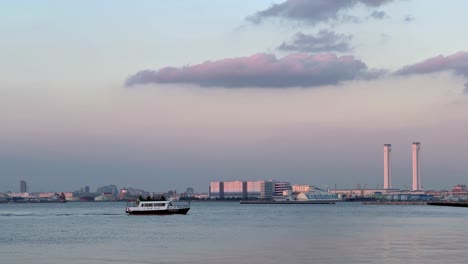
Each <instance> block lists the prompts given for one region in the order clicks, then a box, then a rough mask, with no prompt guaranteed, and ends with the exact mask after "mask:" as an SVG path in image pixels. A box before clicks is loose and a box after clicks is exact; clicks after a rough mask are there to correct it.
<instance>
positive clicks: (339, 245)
mask: <svg viewBox="0 0 468 264" xmlns="http://www.w3.org/2000/svg"><path fill="white" fill-rule="evenodd" d="M124 208H125V204H123V203H67V204H0V226H1V228H2V231H1V236H0V259H2V263H72V264H73V263H208V264H210V263H388V264H390V263H440V262H445V263H464V262H466V259H467V256H468V253H467V251H466V250H467V247H466V245H468V210H467V209H465V208H448V207H447V208H445V207H430V206H389V205H386V206H377V205H375V206H374V205H372V206H371V205H367V206H364V205H360V204H357V203H352V204H336V205H240V204H238V203H216V202H214V203H192V209H191V210H190V212H189V214H188V215H171V216H128V215H125V213H124Z"/></svg>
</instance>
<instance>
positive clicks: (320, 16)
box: [247, 0, 393, 24]
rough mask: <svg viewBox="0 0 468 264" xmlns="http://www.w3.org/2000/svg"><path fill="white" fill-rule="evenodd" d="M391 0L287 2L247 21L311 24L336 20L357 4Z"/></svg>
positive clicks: (273, 6)
mask: <svg viewBox="0 0 468 264" xmlns="http://www.w3.org/2000/svg"><path fill="white" fill-rule="evenodd" d="M392 1H393V0H343V1H341V0H336V1H334V0H287V1H285V2H283V3H280V4H274V5H272V6H271V7H269V8H267V9H265V10H261V11H258V12H257V13H255V14H254V15H252V16H249V17H247V20H249V21H251V22H253V23H256V24H258V23H260V22H262V21H263V20H264V19H266V18H274V17H279V18H284V19H292V20H300V21H305V22H308V23H311V24H316V23H318V22H327V21H329V20H336V19H338V15H339V12H340V11H344V10H348V9H350V8H353V7H355V6H356V5H358V4H362V5H365V6H368V7H379V6H382V5H384V4H386V3H389V2H392Z"/></svg>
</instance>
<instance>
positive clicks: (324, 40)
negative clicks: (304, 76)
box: [278, 30, 352, 52]
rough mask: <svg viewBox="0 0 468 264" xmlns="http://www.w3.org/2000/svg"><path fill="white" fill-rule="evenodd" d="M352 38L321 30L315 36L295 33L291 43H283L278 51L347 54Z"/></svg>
mask: <svg viewBox="0 0 468 264" xmlns="http://www.w3.org/2000/svg"><path fill="white" fill-rule="evenodd" d="M351 38H352V36H350V35H344V34H336V33H335V32H332V31H328V30H321V31H320V32H319V33H318V34H317V35H306V34H304V33H302V32H299V33H296V35H294V37H293V39H292V41H291V42H289V43H286V42H283V43H282V44H281V45H280V46H279V47H278V49H279V50H282V51H298V52H330V51H338V52H347V51H351V50H352V48H351V46H350V44H349V41H350V40H351Z"/></svg>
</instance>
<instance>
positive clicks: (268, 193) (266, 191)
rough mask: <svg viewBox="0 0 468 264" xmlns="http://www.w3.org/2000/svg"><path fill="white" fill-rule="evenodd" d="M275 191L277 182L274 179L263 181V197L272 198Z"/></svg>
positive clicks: (261, 195)
mask: <svg viewBox="0 0 468 264" xmlns="http://www.w3.org/2000/svg"><path fill="white" fill-rule="evenodd" d="M274 191H275V184H274V182H273V181H262V183H261V187H260V198H261V199H272V198H273V194H274Z"/></svg>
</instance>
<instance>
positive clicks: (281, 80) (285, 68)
mask: <svg viewBox="0 0 468 264" xmlns="http://www.w3.org/2000/svg"><path fill="white" fill-rule="evenodd" d="M381 75H382V72H379V71H375V70H368V67H367V65H366V64H365V63H364V62H362V61H360V60H357V59H355V58H354V57H353V56H341V57H338V56H336V55H333V54H316V55H308V54H292V55H288V56H286V57H283V58H280V59H279V58H276V56H275V55H272V54H264V53H260V54H255V55H252V56H250V57H240V58H228V59H222V60H218V61H207V62H204V63H201V64H197V65H193V66H185V67H180V68H175V67H167V68H162V69H160V70H143V71H139V72H137V73H135V74H134V75H132V76H130V77H129V78H128V79H127V80H126V82H125V84H126V86H134V85H139V84H151V83H162V84H164V83H165V84H177V83H179V84H180V83H185V84H195V85H199V86H203V87H226V88H240V87H262V88H288V87H317V86H324V85H337V84H340V83H342V82H344V81H350V80H357V79H372V78H378V77H380V76H381Z"/></svg>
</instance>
